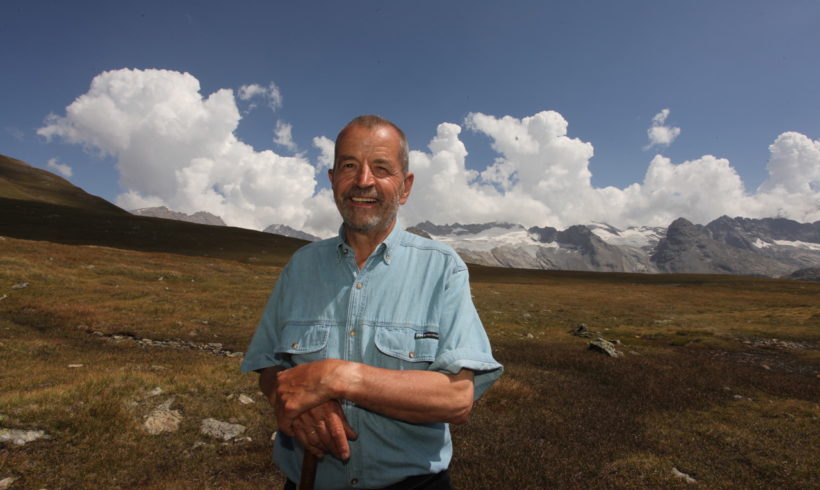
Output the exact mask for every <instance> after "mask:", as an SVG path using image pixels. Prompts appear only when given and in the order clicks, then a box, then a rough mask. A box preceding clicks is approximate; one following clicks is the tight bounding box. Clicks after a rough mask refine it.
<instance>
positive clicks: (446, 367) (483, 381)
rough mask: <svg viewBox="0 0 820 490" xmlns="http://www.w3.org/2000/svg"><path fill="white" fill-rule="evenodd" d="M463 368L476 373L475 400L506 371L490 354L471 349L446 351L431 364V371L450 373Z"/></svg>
mask: <svg viewBox="0 0 820 490" xmlns="http://www.w3.org/2000/svg"><path fill="white" fill-rule="evenodd" d="M462 369H469V370H470V371H473V372H474V373H475V378H474V380H473V386H474V389H473V392H474V395H473V398H474V399H475V400H478V399H479V398H480V397H481V395H483V394H484V392H485V391H487V389H488V388H489V387H490V386H492V384H493V383H495V381H496V380H497V379H498V378H500V377H501V373H502V372H503V371H504V367H503V366H502V365H501V364H499V363H498V362H497V361H496V360H495V359H493V358H492V356H491V355H490V354H487V353H483V352H476V351H472V350H469V349H457V350H453V351H449V352H445V353H444V354H442V355H440V356H439V357H438V358H436V360H435V361H434V362H433V364H431V365H430V370H431V371H440V372H445V373H449V374H457V373H458V372H459V371H461V370H462Z"/></svg>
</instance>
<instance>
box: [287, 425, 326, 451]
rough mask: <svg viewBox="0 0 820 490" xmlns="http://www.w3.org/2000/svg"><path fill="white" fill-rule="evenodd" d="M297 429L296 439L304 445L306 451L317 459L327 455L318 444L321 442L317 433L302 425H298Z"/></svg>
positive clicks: (295, 431)
mask: <svg viewBox="0 0 820 490" xmlns="http://www.w3.org/2000/svg"><path fill="white" fill-rule="evenodd" d="M297 427H298V428H296V429H295V430H294V433H295V434H296V438H297V439H298V440H299V442H300V443H301V444H302V447H304V448H305V451H309V452H311V453H312V454H313V455H314V456H316V457H317V458H322V456H324V455H325V453H324V451H323V450H322V448H321V447H319V446H317V444H316V443H317V442H318V440H319V438H318V436H317V434H316V431H315V430H313V429H309V428H306V427H304V426H302V425H297Z"/></svg>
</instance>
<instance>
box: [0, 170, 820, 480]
mask: <svg viewBox="0 0 820 490" xmlns="http://www.w3.org/2000/svg"><path fill="white" fill-rule="evenodd" d="M305 243H306V242H304V241H301V240H297V239H294V238H287V237H283V236H279V235H274V234H270V233H262V232H257V231H252V230H248V229H242V228H232V227H226V226H208V225H200V224H192V223H184V222H180V221H172V220H167V219H160V218H151V217H145V216H135V215H132V214H129V213H128V212H126V211H124V210H122V209H120V208H117V207H115V206H113V205H112V204H109V203H108V202H106V201H104V200H102V199H100V198H97V197H95V196H92V195H90V194H87V193H85V192H84V191H83V190H82V189H79V188H77V187H75V186H73V185H71V184H70V183H68V182H67V181H66V180H64V179H62V178H60V177H57V176H55V175H53V174H51V173H48V172H46V171H43V170H39V169H35V168H33V167H30V166H29V165H27V164H25V163H23V162H21V161H18V160H14V159H12V158H8V157H0V366H2V368H0V487H2V488H32V489H39V488H49V489H57V488H157V489H172V488H237V489H241V488H248V489H250V488H278V487H280V486H281V484H282V482H283V479H282V478H283V477H282V475H281V474H280V473H279V472H278V470H277V469H276V468H275V467H274V465H273V464H272V462H271V454H270V451H271V436H272V434H273V433H274V432H275V430H276V425H275V419H274V417H273V412H272V409H271V408H270V407H269V405H268V403H267V401H266V400H265V399H264V398H263V396H262V394H261V393H260V392H259V390H258V388H257V376H256V375H245V374H241V373H240V372H239V364H240V363H241V360H242V352H243V351H244V349H245V348H246V347H247V345H248V342H249V340H250V337H251V335H252V333H253V331H254V328H255V325H256V322H257V321H258V318H259V315H260V314H261V312H262V309H263V307H264V303H265V301H266V298H267V296H268V294H269V293H270V290H271V289H272V287H273V285H274V283H275V281H276V278H277V277H278V274H279V272H280V271H281V268H282V267H283V266H284V265H285V263H286V262H287V260H288V258H289V257H290V256H291V254H292V253H293V252H294V251H295V250H297V249H298V248H299V247H300V246H302V245H303V244H305ZM470 277H471V287H472V293H473V296H474V301H475V304H476V306H477V308H478V310H479V314H480V316H481V318H482V320H483V322H484V325H485V328H486V330H487V333H488V335H489V336H490V340H491V342H492V345H493V347H494V355H495V357H496V359H498V361H499V362H501V363H502V364H504V366H505V373H504V375H503V376H502V378H501V379H500V381H499V382H498V383H497V384H496V385H495V386H494V387H493V388H492V389H491V390H490V391H489V392H488V393H487V394H486V396H484V397H483V398H482V399H481V400H480V401H479V402H478V403H477V405H476V406H475V408H474V410H473V412H472V415H471V419H470V420H469V421H468V422H467V423H466V424H464V425H460V426H457V427H454V431H453V437H454V443H455V451H454V453H455V457H454V461H453V465H452V476H453V484H454V486H455V487H457V488H463V489H483V488H522V489H523V488H533V489H535V488H688V487H689V486H690V485H692V484H699V485H702V486H703V487H706V488H817V487H819V486H820V452H818V451H817V447H818V441H820V282H811V281H800V280H788V279H774V278H760V277H748V276H737V275H728V274H727V275H705V274H668V273H664V274H633V273H601V272H572V271H550V270H526V269H509V268H497V267H488V266H480V265H470ZM599 338H600V339H601V340H600V341H599V340H598V339H599ZM592 344H596V345H603V346H604V347H606V348H607V349H609V353H610V354H612V355H607V354H606V353H605V352H602V351H599V350H596V349H594V348H591V347H592Z"/></svg>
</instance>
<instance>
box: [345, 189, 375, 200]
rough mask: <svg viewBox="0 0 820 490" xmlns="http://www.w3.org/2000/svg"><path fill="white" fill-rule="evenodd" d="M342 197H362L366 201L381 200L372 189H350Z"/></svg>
mask: <svg viewBox="0 0 820 490" xmlns="http://www.w3.org/2000/svg"><path fill="white" fill-rule="evenodd" d="M344 197H345V198H346V199H349V198H353V197H363V198H367V199H377V200H381V197H382V196H380V195H379V193H378V192H377V191H376V190H375V189H374V188H372V187H371V188H369V189H351V190H349V191H348V192H346V193H345V195H344Z"/></svg>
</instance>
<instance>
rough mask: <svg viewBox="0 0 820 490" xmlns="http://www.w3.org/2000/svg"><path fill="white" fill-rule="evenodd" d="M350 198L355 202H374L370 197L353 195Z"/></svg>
mask: <svg viewBox="0 0 820 490" xmlns="http://www.w3.org/2000/svg"><path fill="white" fill-rule="evenodd" d="M352 199H353V200H354V201H356V202H376V200H375V199H373V198H372V197H354V198H352Z"/></svg>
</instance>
